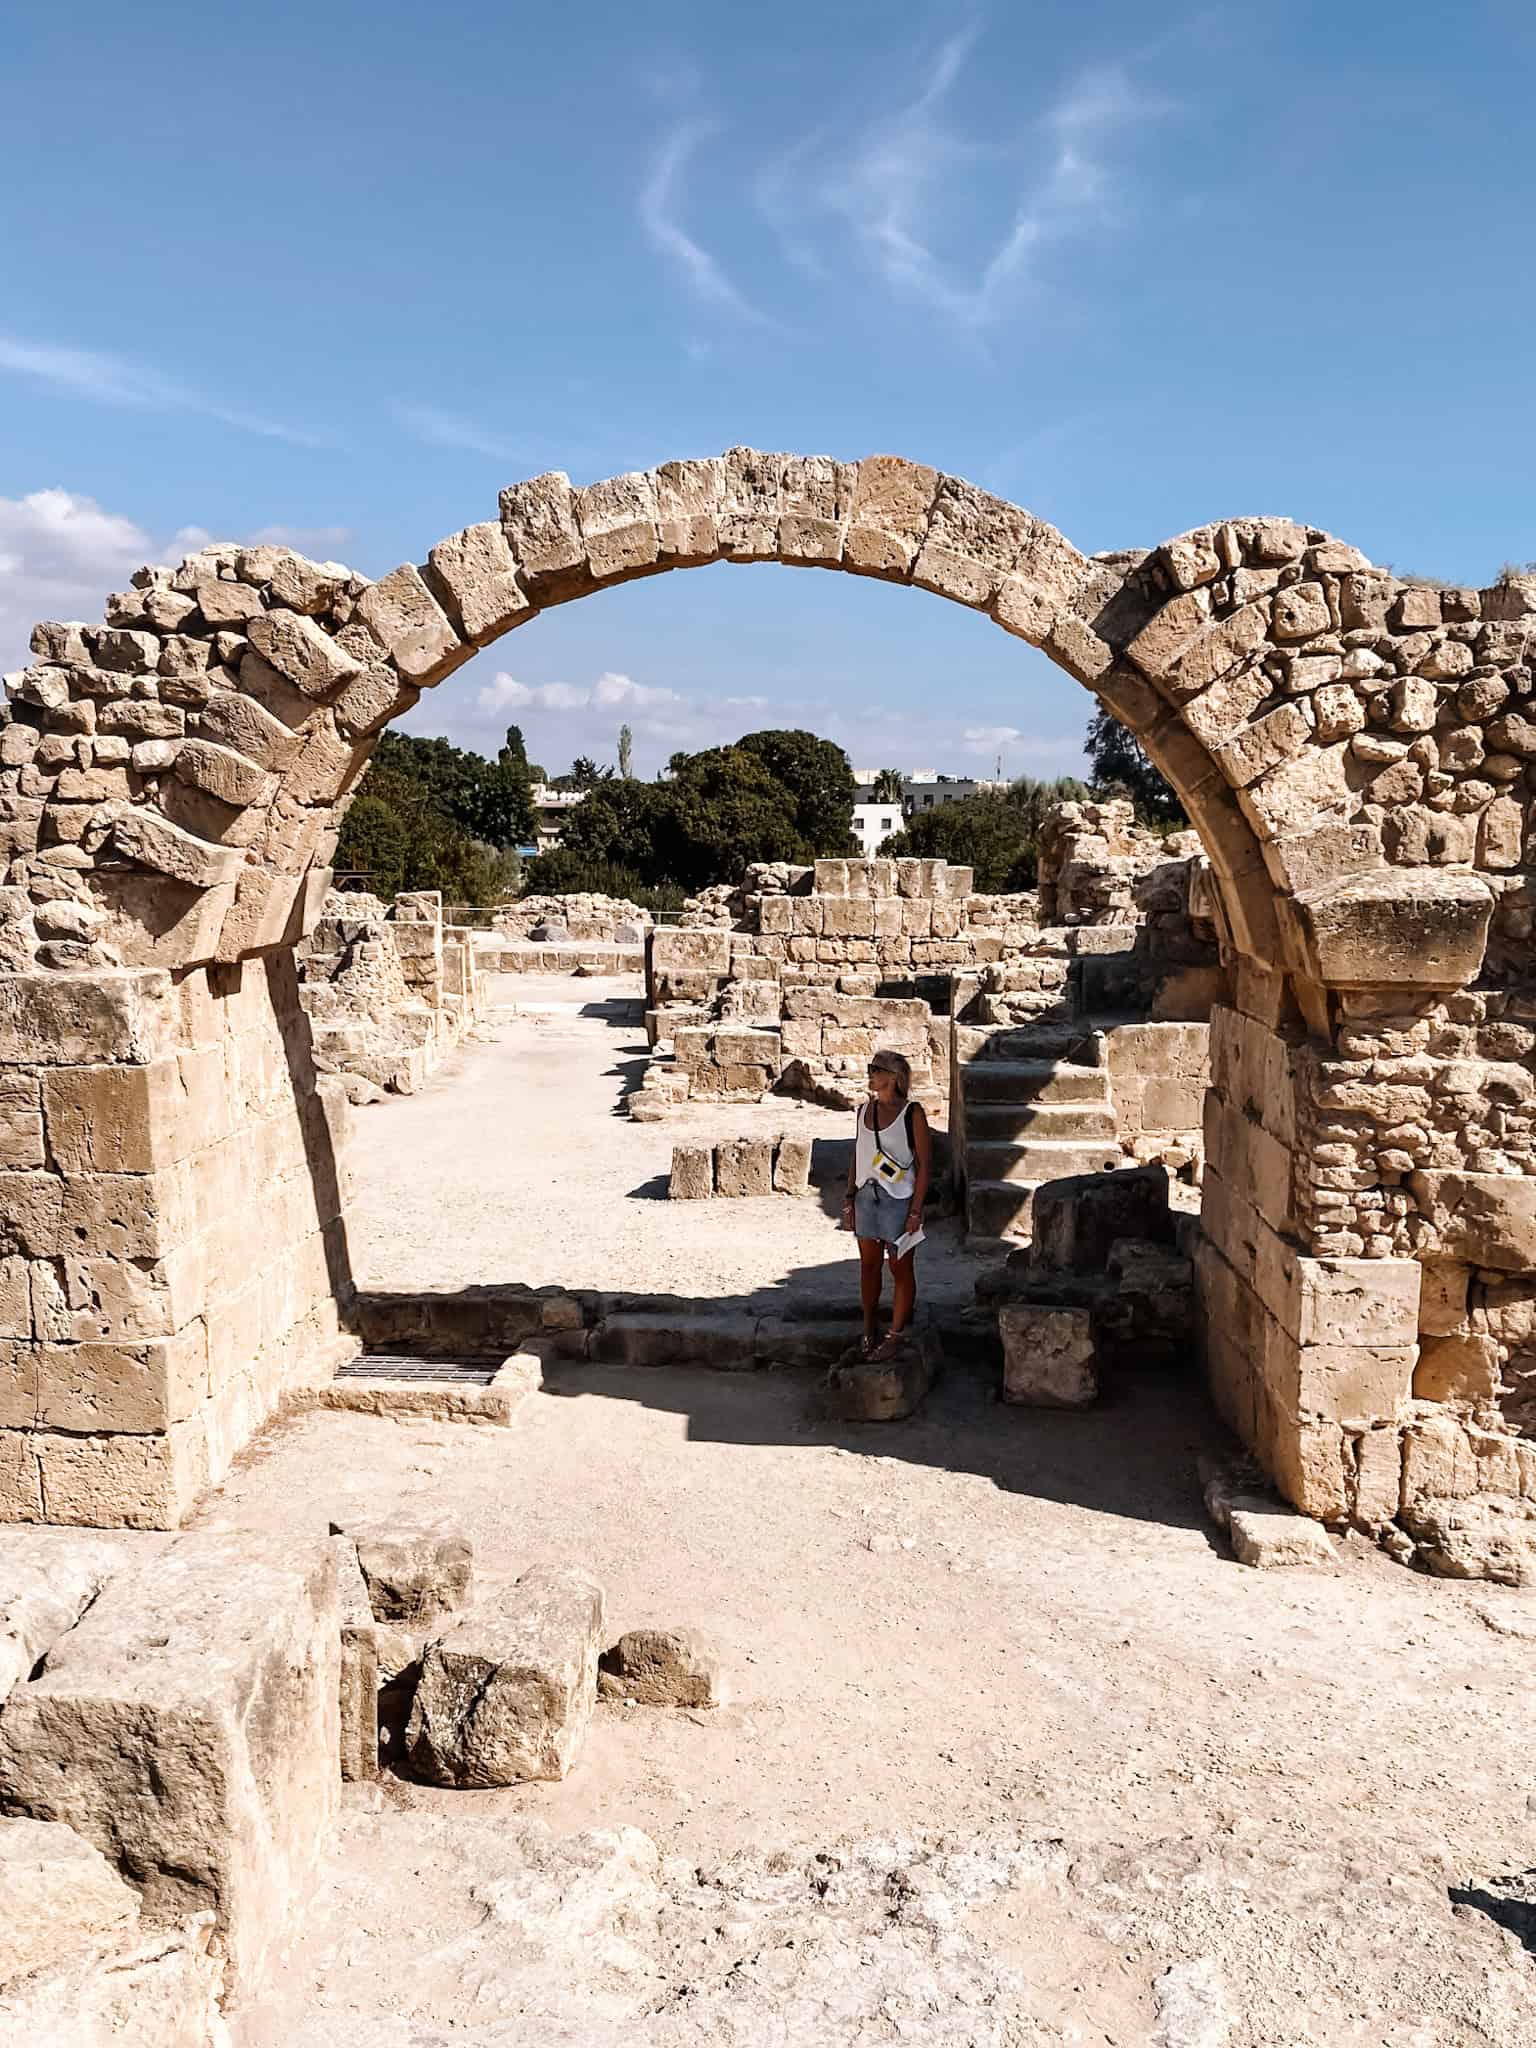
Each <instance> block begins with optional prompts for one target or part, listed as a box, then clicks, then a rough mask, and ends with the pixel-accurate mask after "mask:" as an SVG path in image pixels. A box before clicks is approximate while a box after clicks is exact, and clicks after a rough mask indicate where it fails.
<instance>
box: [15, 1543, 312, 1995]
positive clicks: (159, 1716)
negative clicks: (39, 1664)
mask: <svg viewBox="0 0 1536 2048" xmlns="http://www.w3.org/2000/svg"><path fill="white" fill-rule="evenodd" d="M339 1658H340V1621H339V1614H338V1609H337V1596H336V1579H335V1563H334V1559H333V1557H332V1555H331V1552H330V1550H329V1548H328V1547H327V1546H326V1545H325V1544H324V1543H316V1544H308V1545H306V1544H304V1543H302V1542H298V1541H294V1540H292V1539H287V1540H278V1539H262V1538H258V1537H254V1536H250V1535H240V1536H230V1535H209V1534H197V1535H187V1536H182V1537H179V1538H178V1539H177V1540H176V1541H175V1542H174V1543H173V1544H171V1545H169V1546H168V1547H167V1548H165V1549H164V1550H163V1551H161V1552H160V1554H159V1555H157V1556H156V1558H155V1559H154V1561H153V1563H152V1564H150V1565H146V1566H141V1567H140V1568H138V1569H135V1570H132V1571H125V1572H120V1573H119V1574H118V1575H117V1576H116V1577H114V1578H113V1579H112V1580H111V1581H110V1582H109V1584H108V1585H107V1587H106V1588H105V1590H104V1591H103V1593H102V1594H101V1596H100V1598H99V1599H98V1600H97V1601H96V1602H95V1604H94V1605H93V1606H92V1607H91V1609H90V1610H89V1612H88V1613H87V1614H86V1615H85V1616H84V1618H83V1619H82V1620H81V1622H80V1623H79V1625H78V1626H77V1627H75V1628H74V1629H72V1630H71V1631H70V1632H69V1633H68V1634H67V1635H66V1636H65V1637H64V1638H63V1639H62V1640H61V1641H60V1642H58V1643H57V1644H56V1645H55V1646H54V1649H53V1650H52V1652H51V1653H50V1656H49V1659H48V1667H47V1669H46V1671H45V1672H44V1673H43V1675H42V1676H41V1677H40V1678H37V1679H35V1680H33V1681H32V1682H31V1683H30V1684H27V1685H23V1686H21V1687H20V1688H19V1689H18V1690H17V1691H16V1692H14V1693H13V1694H12V1696H11V1698H10V1700H9V1701H8V1702H7V1705H6V1708H5V1711H4V1713H3V1714H0V1798H3V1799H4V1801H5V1803H6V1805H7V1807H8V1808H9V1809H10V1810H11V1811H20V1812H24V1813H29V1814H31V1815H33V1816H34V1817H36V1818H37V1819H40V1820H56V1821H64V1822H66V1823H68V1825H70V1826H71V1827H73V1828H75V1829H76V1830H77V1832H78V1833H80V1834H81V1835H83V1836H84V1837H85V1838H86V1839H87V1840H88V1841H90V1842H92V1843H94V1844H95V1846H96V1847H97V1848H98V1849H100V1850H101V1851H102V1853H103V1854H104V1855H105V1856H107V1857H108V1858H109V1859H110V1860H111V1861H112V1862H114V1863H115V1864H117V1865H118V1867H119V1868H120V1869H121V1870H123V1871H124V1873H125V1874H126V1875H127V1876H128V1877H129V1878H130V1879H131V1880H132V1881H133V1883H134V1884H136V1885H137V1886H138V1887H139V1890H140V1893H141V1897H142V1901H143V1912H144V1918H145V1920H146V1922H148V1923H152V1924H155V1925H162V1926H163V1925H175V1924H177V1923H179V1922H181V1921H182V1920H184V1919H185V1918H186V1917H187V1916H188V1915H190V1914H193V1913H196V1912H200V1911H203V1910H205V1909H211V1910H212V1911H213V1912H214V1913H215V1914H216V1915H217V1925H216V1933H215V1949H216V1952H217V1953H219V1954H222V1955H223V1956H225V1957H226V1959H227V1964H228V1971H229V1985H230V1989H231V1990H232V1991H234V1992H236V1993H242V1994H243V1993H249V1992H251V1991H252V1990H254V1989H255V1988H256V1986H257V1985H258V1983H259V1981H260V1978H261V1973H262V1969H263V1966H264V1964H265V1961H266V1958H267V1956H268V1954H269V1952H270V1951H271V1950H272V1949H273V1947H274V1946H275V1944H276V1943H277V1942H278V1941H279V1939H280V1938H281V1937H282V1935H283V1934H284V1932H285V1930H286V1928H287V1926H288V1924H289V1918H290V1915H291V1914H292V1913H293V1912H295V1911H296V1910H298V1909H299V1908H300V1906H301V1904H302V1901H303V1900H304V1898H305V1897H306V1895H307V1892H308V1887H309V1885H310V1883H311V1882H312V1879H313V1874H314V1870H315V1866H316V1860H317V1857H318V1855H319V1852H320V1848H321V1845H322V1844H323V1842H324V1840H325V1837H326V1833H327V1830H328V1828H329V1825H330V1821H331V1816H332V1814H333V1813H334V1811H335V1807H336V1799H337V1792H336V1786H337V1782H338V1778H337V1768H336V1758H337V1747H338V1736H337V1681H338V1667H339ZM257 1702H259V1703H260V1704H259V1711H255V1710H253V1709H254V1708H255V1706H256V1703H257Z"/></svg>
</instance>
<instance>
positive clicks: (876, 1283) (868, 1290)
mask: <svg viewBox="0 0 1536 2048" xmlns="http://www.w3.org/2000/svg"><path fill="white" fill-rule="evenodd" d="M884 1263H885V1246H884V1245H883V1244H882V1243H881V1242H880V1240H879V1238H878V1237H861V1238H860V1239H859V1302H860V1304H861V1306H862V1307H863V1310H864V1342H865V1344H866V1345H867V1346H868V1347H869V1348H870V1349H871V1350H873V1348H874V1343H875V1331H876V1328H877V1326H878V1323H879V1316H880V1283H881V1278H882V1275H881V1268H882V1266H883V1265H884Z"/></svg>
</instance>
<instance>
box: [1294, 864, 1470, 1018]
mask: <svg viewBox="0 0 1536 2048" xmlns="http://www.w3.org/2000/svg"><path fill="white" fill-rule="evenodd" d="M1280 907H1281V909H1282V911H1284V912H1286V913H1287V922H1288V925H1289V927H1290V930H1291V933H1292V937H1293V943H1294V946H1295V949H1296V952H1297V955H1298V962H1299V964H1300V965H1302V967H1303V971H1304V972H1305V973H1306V974H1307V975H1308V977H1309V978H1310V979H1311V980H1313V981H1316V982H1318V983H1320V984H1321V985H1322V986H1323V987H1325V988H1348V987H1368V988H1369V987H1376V988H1381V987H1391V986H1393V985H1402V986H1406V987H1419V988H1459V987H1462V986H1464V985H1465V984H1466V983H1468V982H1470V981H1472V980H1474V979H1475V978H1476V975H1477V972H1478V970H1479V968H1480V967H1481V966H1482V961H1483V952H1484V948H1485V946H1486V944H1487V936H1488V920H1489V917H1490V916H1491V914H1492V910H1493V898H1492V896H1491V894H1490V893H1489V890H1488V886H1487V884H1486V883H1484V882H1481V881H1479V880H1478V878H1477V877H1476V876H1475V875H1463V874H1448V873H1443V872H1433V873H1425V872H1424V871H1423V870H1421V869H1415V870H1412V871H1411V872H1410V871H1403V870H1397V869H1385V870H1382V871H1381V872H1379V873H1377V874H1367V875H1356V876H1352V877H1351V878H1350V879H1349V880H1347V881H1344V882H1340V883H1336V884H1334V885H1332V886H1331V887H1327V888H1323V889H1317V890H1309V891H1307V892H1306V893H1305V894H1304V895H1301V896H1297V897H1295V898H1293V899H1290V900H1289V901H1287V900H1286V899H1284V898H1282V899H1281V906H1280Z"/></svg>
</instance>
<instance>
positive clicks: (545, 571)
mask: <svg viewBox="0 0 1536 2048" xmlns="http://www.w3.org/2000/svg"><path fill="white" fill-rule="evenodd" d="M501 524H502V530H503V532H504V533H505V534H506V537H507V545H508V546H509V547H510V548H511V550H512V555H513V559H514V560H515V561H516V563H517V565H518V568H519V570H520V571H521V574H522V579H523V582H524V584H525V586H526V587H527V589H528V590H529V592H530V594H531V595H532V596H533V598H534V600H535V602H537V603H543V602H545V601H546V599H548V600H552V601H555V602H558V601H559V600H560V599H561V598H562V597H566V596H571V595H574V594H575V592H576V591H578V590H580V589H584V588H586V587H587V586H588V585H589V584H590V582H591V574H590V571H589V570H588V568H587V551H586V548H585V546H584V545H583V543H582V538H581V529H580V527H579V525H578V524H577V519H576V503H575V493H574V492H573V491H572V489H571V480H570V478H569V477H568V476H567V475H566V474H565V472H564V471H563V470H550V471H548V472H547V473H546V474H545V475H543V476H536V477H530V478H529V479H528V481H527V482H526V483H520V484H513V485H512V486H511V487H510V488H509V489H507V490H504V491H503V492H502V494H501Z"/></svg>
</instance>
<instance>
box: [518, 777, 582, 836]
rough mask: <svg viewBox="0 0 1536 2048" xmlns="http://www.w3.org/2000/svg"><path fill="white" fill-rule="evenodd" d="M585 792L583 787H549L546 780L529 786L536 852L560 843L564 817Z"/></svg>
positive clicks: (568, 814)
mask: <svg viewBox="0 0 1536 2048" xmlns="http://www.w3.org/2000/svg"><path fill="white" fill-rule="evenodd" d="M586 793H587V792H586V791H585V790H584V789H551V787H550V786H549V784H548V783H547V782H535V783H534V784H533V785H532V786H531V788H530V789H529V792H528V794H529V795H530V796H531V797H532V798H533V815H534V819H535V828H534V829H535V835H536V836H535V845H536V848H537V851H538V852H540V853H548V851H549V849H550V848H551V847H552V846H558V845H559V844H560V835H561V833H562V832H563V831H564V830H565V821H566V819H567V818H568V817H569V816H570V814H571V812H572V811H573V810H574V809H575V807H576V805H577V804H579V803H580V802H581V800H582V798H583V797H584V796H585V795H586Z"/></svg>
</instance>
